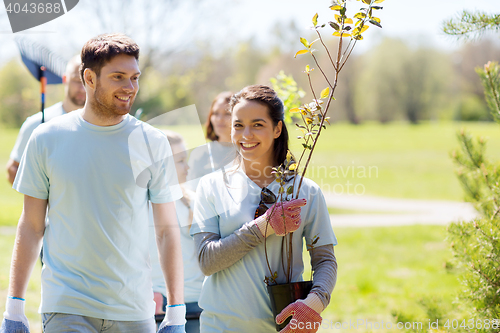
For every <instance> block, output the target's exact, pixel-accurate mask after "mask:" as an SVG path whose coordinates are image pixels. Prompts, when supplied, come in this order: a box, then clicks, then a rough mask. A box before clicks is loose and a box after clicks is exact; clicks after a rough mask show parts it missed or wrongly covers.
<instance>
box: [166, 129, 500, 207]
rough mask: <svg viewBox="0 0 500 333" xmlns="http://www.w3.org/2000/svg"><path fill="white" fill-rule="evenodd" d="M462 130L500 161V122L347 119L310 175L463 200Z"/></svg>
mask: <svg viewBox="0 0 500 333" xmlns="http://www.w3.org/2000/svg"><path fill="white" fill-rule="evenodd" d="M462 128H466V129H467V130H468V131H470V132H471V133H473V134H474V135H479V136H484V137H485V138H487V139H488V144H487V154H488V156H490V157H491V158H494V159H497V160H500V126H499V125H498V124H496V123H455V122H440V123H423V124H420V125H418V126H415V125H410V124H406V123H392V124H387V125H380V124H378V123H366V124H362V125H358V126H353V125H349V124H344V123H342V124H333V125H332V126H329V127H328V128H327V130H326V131H323V132H322V134H321V137H320V140H319V143H318V145H317V147H316V150H315V152H314V158H313V161H312V162H311V164H310V166H309V171H308V177H310V178H312V179H313V180H314V181H316V182H317V183H318V184H319V185H320V186H321V187H322V189H323V191H335V192H337V193H341V192H343V193H344V194H348V192H349V193H350V194H354V193H355V191H357V193H363V194H367V195H375V196H385V197H393V198H414V199H438V200H456V201H462V200H463V194H462V193H463V192H462V189H461V187H460V185H459V182H458V181H457V179H456V177H455V174H454V165H453V163H452V160H451V158H450V152H451V151H452V150H454V149H457V148H458V147H459V146H458V141H457V138H456V133H457V131H459V130H460V129H462ZM170 129H172V130H174V131H178V132H179V133H181V134H183V136H184V137H185V138H186V140H187V141H188V146H189V145H191V146H192V145H197V144H200V140H199V135H197V134H198V132H199V129H198V128H196V127H189V126H179V127H176V126H173V127H170ZM289 130H290V140H291V147H292V150H293V152H294V154H295V156H296V157H297V158H298V157H299V155H300V153H301V143H300V141H299V140H297V139H295V138H296V136H297V135H299V134H300V132H299V131H296V130H295V129H294V127H292V126H289ZM195 138H196V139H195ZM347 182H349V183H347Z"/></svg>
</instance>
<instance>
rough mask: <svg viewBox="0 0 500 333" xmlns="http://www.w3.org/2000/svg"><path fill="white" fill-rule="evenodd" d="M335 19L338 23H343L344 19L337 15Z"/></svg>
mask: <svg viewBox="0 0 500 333" xmlns="http://www.w3.org/2000/svg"><path fill="white" fill-rule="evenodd" d="M335 19H336V20H337V22H339V23H342V17H341V16H340V15H337V14H335Z"/></svg>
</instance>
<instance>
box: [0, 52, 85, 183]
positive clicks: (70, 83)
mask: <svg viewBox="0 0 500 333" xmlns="http://www.w3.org/2000/svg"><path fill="white" fill-rule="evenodd" d="M80 63H81V60H80V55H75V56H74V57H73V58H71V59H70V61H69V62H68V64H67V65H66V71H65V74H64V76H63V84H64V100H63V101H62V102H59V103H56V104H54V105H52V106H51V107H49V108H47V109H45V112H44V113H45V121H46V122H47V121H49V120H51V119H53V118H55V117H57V116H61V115H63V114H65V113H67V112H71V111H74V110H77V109H81V108H82V107H83V106H84V105H85V97H86V96H85V89H84V88H83V84H82V81H81V79H80V73H79V69H80ZM41 123H42V113H41V112H38V113H36V114H34V115H32V116H30V117H28V118H26V120H25V121H24V123H23V125H22V126H21V129H20V130H19V135H18V136H17V140H16V144H15V145H14V148H13V149H12V152H11V153H10V159H9V162H7V179H8V180H9V182H10V184H11V185H12V183H14V179H15V178H16V174H17V168H18V167H19V162H20V161H21V157H22V156H23V153H24V149H25V148H26V144H27V143H28V139H29V138H30V136H31V133H33V131H34V130H35V128H37V126H38V125H40V124H41Z"/></svg>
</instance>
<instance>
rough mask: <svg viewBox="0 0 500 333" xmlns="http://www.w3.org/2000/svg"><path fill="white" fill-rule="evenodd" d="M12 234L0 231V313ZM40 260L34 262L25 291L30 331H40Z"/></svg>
mask: <svg viewBox="0 0 500 333" xmlns="http://www.w3.org/2000/svg"><path fill="white" fill-rule="evenodd" d="M14 238H15V236H14V235H5V234H1V233H0V253H1V254H2V255H0V313H2V314H3V312H4V311H5V299H6V298H7V288H8V285H9V270H10V259H11V257H12V249H13V247H14ZM40 274H41V266H40V261H38V262H37V263H36V264H35V268H34V269H33V273H32V274H31V279H30V281H29V284H28V290H27V292H26V308H25V313H26V317H28V320H29V322H30V331H31V332H32V333H35V332H41V329H40V315H39V314H38V307H39V305H40V298H41V295H40Z"/></svg>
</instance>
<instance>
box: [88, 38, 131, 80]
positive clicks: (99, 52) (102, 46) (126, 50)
mask: <svg viewBox="0 0 500 333" xmlns="http://www.w3.org/2000/svg"><path fill="white" fill-rule="evenodd" d="M120 54H126V55H129V56H133V57H134V58H135V59H136V60H139V46H138V45H137V44H136V43H135V42H134V41H133V40H132V38H130V37H128V36H126V35H124V34H120V33H114V34H102V35H99V36H97V37H94V38H92V39H90V40H89V41H88V42H86V43H85V45H83V48H82V53H81V58H82V64H81V65H80V77H81V78H82V82H83V84H85V79H84V78H83V72H85V69H86V68H89V69H91V70H92V71H94V73H96V75H97V76H99V75H100V74H101V68H102V67H104V65H106V63H108V62H109V61H111V59H113V58H114V57H116V56H117V55H120Z"/></svg>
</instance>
